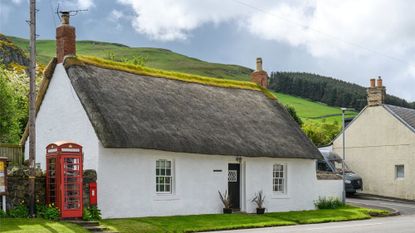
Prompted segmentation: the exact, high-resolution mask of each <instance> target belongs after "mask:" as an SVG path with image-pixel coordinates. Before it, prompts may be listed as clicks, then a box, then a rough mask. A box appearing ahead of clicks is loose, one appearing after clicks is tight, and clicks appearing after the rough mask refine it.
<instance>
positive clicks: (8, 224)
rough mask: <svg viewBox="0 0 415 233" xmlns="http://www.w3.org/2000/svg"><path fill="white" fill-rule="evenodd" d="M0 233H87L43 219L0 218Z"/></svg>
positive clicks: (78, 227)
mask: <svg viewBox="0 0 415 233" xmlns="http://www.w3.org/2000/svg"><path fill="white" fill-rule="evenodd" d="M0 232H7V233H57V232H59V233H75V232H76V233H78V232H79V233H87V232H89V231H87V230H85V229H83V228H82V227H80V226H78V225H74V224H70V223H65V222H53V221H48V220H44V219H38V218H35V219H23V218H0Z"/></svg>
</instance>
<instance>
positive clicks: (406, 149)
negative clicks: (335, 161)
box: [333, 106, 415, 199]
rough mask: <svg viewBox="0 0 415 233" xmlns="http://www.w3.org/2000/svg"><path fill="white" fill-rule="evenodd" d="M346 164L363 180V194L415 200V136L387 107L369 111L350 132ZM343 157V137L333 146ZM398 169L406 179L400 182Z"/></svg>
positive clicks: (347, 131) (372, 108)
mask: <svg viewBox="0 0 415 233" xmlns="http://www.w3.org/2000/svg"><path fill="white" fill-rule="evenodd" d="M345 136H346V163H347V164H348V165H349V167H350V168H351V169H352V170H353V171H354V172H356V173H357V174H359V175H360V176H361V177H362V179H363V192H365V193H370V194H376V195H381V196H389V197H396V198H404V199H415V133H414V132H413V131H411V130H410V129H409V128H408V127H406V126H405V125H404V124H403V123H401V122H400V121H399V120H398V119H397V118H396V117H394V116H393V115H392V114H391V113H389V112H388V110H386V109H385V108H384V107H383V106H376V107H368V108H366V109H365V110H364V111H363V112H361V114H360V115H359V116H358V118H356V119H355V121H353V123H352V124H350V125H349V127H348V128H346V132H345ZM333 151H334V152H335V153H337V154H339V155H340V156H342V155H343V152H342V135H339V137H338V138H336V139H335V140H334V142H333ZM395 165H404V167H405V177H404V178H396V171H395Z"/></svg>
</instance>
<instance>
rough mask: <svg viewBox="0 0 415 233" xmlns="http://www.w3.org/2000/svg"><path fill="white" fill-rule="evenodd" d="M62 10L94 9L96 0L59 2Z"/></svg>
mask: <svg viewBox="0 0 415 233" xmlns="http://www.w3.org/2000/svg"><path fill="white" fill-rule="evenodd" d="M58 3H60V8H61V9H64V10H85V9H88V8H91V7H94V6H95V4H94V0H66V1H58Z"/></svg>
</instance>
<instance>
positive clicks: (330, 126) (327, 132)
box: [302, 120, 341, 146]
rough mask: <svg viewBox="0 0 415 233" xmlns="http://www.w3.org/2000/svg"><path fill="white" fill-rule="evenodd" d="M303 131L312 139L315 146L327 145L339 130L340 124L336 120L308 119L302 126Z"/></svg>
mask: <svg viewBox="0 0 415 233" xmlns="http://www.w3.org/2000/svg"><path fill="white" fill-rule="evenodd" d="M302 129H303V131H304V133H305V134H306V135H307V137H308V138H310V140H311V141H313V143H314V145H316V146H325V145H328V144H329V143H330V142H331V141H333V139H334V138H335V137H336V136H337V135H338V134H339V132H340V129H341V127H340V125H339V123H338V122H337V121H334V122H332V123H328V122H326V121H325V120H322V121H321V122H319V121H313V120H308V121H306V122H305V123H304V125H303V127H302Z"/></svg>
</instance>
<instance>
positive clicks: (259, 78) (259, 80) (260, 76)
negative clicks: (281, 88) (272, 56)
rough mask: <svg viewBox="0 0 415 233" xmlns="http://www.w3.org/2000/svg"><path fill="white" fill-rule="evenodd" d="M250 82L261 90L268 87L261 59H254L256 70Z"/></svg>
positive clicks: (266, 75)
mask: <svg viewBox="0 0 415 233" xmlns="http://www.w3.org/2000/svg"><path fill="white" fill-rule="evenodd" d="M251 81H252V82H254V83H256V84H258V85H260V86H261V87H263V88H267V86H268V74H267V72H266V71H264V70H263V69H262V58H260V57H258V58H257V59H256V70H255V71H254V72H252V74H251Z"/></svg>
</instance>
